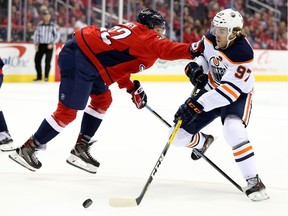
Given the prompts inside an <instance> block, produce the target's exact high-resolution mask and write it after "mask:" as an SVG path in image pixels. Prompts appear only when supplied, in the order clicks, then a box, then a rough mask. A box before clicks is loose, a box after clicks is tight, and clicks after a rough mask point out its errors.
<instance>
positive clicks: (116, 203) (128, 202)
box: [109, 119, 182, 207]
mask: <svg viewBox="0 0 288 216" xmlns="http://www.w3.org/2000/svg"><path fill="white" fill-rule="evenodd" d="M181 124H182V120H181V119H180V120H178V122H177V124H176V125H175V128H174V130H173V132H172V134H171V135H170V138H169V141H168V142H167V143H166V145H165V148H164V149H163V151H162V152H161V155H160V157H159V159H158V160H157V162H156V164H155V166H154V168H153V170H152V172H151V174H150V176H149V178H148V180H147V181H146V184H145V185H144V187H143V189H142V191H141V193H140V195H139V196H138V197H137V198H136V199H133V198H111V199H110V200H109V205H110V206H112V207H133V206H138V205H139V204H140V203H141V201H142V199H143V197H144V195H145V193H146V191H147V190H148V188H149V186H150V184H151V182H152V180H153V177H154V176H155V174H156V172H157V169H158V168H159V166H160V164H161V163H162V161H163V159H164V157H165V155H166V153H167V151H168V149H169V147H170V144H171V143H172V142H173V140H174V137H175V135H176V133H177V132H178V130H179V128H180V126H181Z"/></svg>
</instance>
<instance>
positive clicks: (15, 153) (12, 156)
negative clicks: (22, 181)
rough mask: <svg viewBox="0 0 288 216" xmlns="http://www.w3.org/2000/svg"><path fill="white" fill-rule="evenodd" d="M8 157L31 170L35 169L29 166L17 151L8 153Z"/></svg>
mask: <svg viewBox="0 0 288 216" xmlns="http://www.w3.org/2000/svg"><path fill="white" fill-rule="evenodd" d="M9 158H10V159H12V160H13V161H15V162H16V163H18V164H20V165H21V166H23V167H25V168H26V169H28V170H30V171H32V172H35V171H36V169H35V168H34V167H32V166H30V165H29V164H28V163H27V162H26V161H25V160H24V159H23V158H22V157H21V156H20V155H18V154H17V152H14V153H12V154H10V155H9Z"/></svg>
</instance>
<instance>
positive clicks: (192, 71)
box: [185, 62, 208, 89]
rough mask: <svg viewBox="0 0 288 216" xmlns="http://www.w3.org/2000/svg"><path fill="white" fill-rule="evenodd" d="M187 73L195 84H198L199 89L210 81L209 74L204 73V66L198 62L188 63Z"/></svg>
mask: <svg viewBox="0 0 288 216" xmlns="http://www.w3.org/2000/svg"><path fill="white" fill-rule="evenodd" d="M185 73H186V75H187V76H188V77H189V79H190V82H191V83H192V84H193V85H194V86H195V85H196V84H197V88H198V89H202V88H204V87H205V85H206V84H207V82H208V75H207V74H204V72H203V68H202V66H199V65H198V64H197V63H196V62H190V63H189V64H187V65H186V67H185Z"/></svg>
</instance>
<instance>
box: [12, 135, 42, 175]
mask: <svg viewBox="0 0 288 216" xmlns="http://www.w3.org/2000/svg"><path fill="white" fill-rule="evenodd" d="M36 151H37V148H36V144H35V141H34V138H33V136H32V137H30V138H29V139H28V140H27V141H26V142H25V144H24V145H22V146H21V147H19V148H17V149H16V150H15V152H14V153H12V154H10V155H9V158H11V159H12V160H14V161H15V162H16V163H18V164H20V165H21V166H23V167H25V168H26V169H28V170H30V171H33V172H34V171H36V169H40V167H41V166H42V164H41V162H40V161H39V160H38V158H37V157H36V155H35V154H36Z"/></svg>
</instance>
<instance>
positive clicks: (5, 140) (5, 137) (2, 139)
mask: <svg viewBox="0 0 288 216" xmlns="http://www.w3.org/2000/svg"><path fill="white" fill-rule="evenodd" d="M0 150H1V151H3V152H7V151H13V150H14V147H13V139H12V138H11V135H10V134H9V132H8V131H2V132H0Z"/></svg>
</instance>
